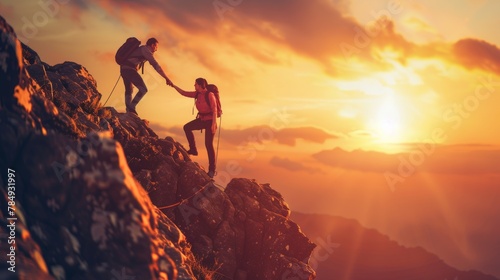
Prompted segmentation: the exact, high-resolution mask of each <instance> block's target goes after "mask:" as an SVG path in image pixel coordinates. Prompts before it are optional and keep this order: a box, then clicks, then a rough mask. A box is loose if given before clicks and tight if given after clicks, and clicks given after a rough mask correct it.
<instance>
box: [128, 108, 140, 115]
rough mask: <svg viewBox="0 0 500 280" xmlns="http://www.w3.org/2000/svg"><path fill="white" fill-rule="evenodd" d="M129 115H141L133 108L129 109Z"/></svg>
mask: <svg viewBox="0 0 500 280" xmlns="http://www.w3.org/2000/svg"><path fill="white" fill-rule="evenodd" d="M127 113H132V114H135V115H139V114H137V112H136V111H135V109H132V108H127Z"/></svg>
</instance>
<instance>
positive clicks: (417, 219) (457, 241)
mask: <svg viewBox="0 0 500 280" xmlns="http://www.w3.org/2000/svg"><path fill="white" fill-rule="evenodd" d="M0 9H1V11H2V16H3V17H5V19H6V20H7V21H8V22H9V24H11V25H12V27H13V28H14V30H15V31H16V33H17V35H18V37H19V38H20V39H21V40H22V41H23V43H25V44H26V45H28V46H29V47H31V48H32V49H33V50H35V51H36V52H37V53H38V54H39V56H40V58H41V60H42V61H44V62H46V63H48V64H50V65H55V64H59V63H63V62H64V61H74V62H76V63H78V64H81V65H83V66H84V67H85V68H86V69H87V70H88V71H89V72H90V74H91V75H92V76H93V77H94V78H95V79H96V81H97V84H98V90H99V91H100V93H101V94H102V98H101V103H104V101H105V100H106V99H107V98H108V97H109V95H110V93H111V91H112V88H113V86H114V84H115V82H116V81H117V78H118V77H119V70H118V65H117V64H116V63H115V62H114V53H115V52H116V49H117V48H118V47H119V46H120V45H121V44H122V43H123V42H124V41H125V39H126V38H128V37H131V36H135V37H138V38H139V39H140V40H141V41H142V42H143V43H145V42H146V40H147V39H148V38H150V37H155V38H157V39H158V40H159V50H158V52H157V53H155V57H156V58H157V60H158V61H159V63H160V65H161V66H162V67H163V69H164V70H165V72H166V73H167V75H168V76H169V78H170V79H171V80H172V81H173V82H174V83H175V84H176V85H178V86H180V87H181V88H183V89H185V90H194V89H193V82H194V79H196V78H197V77H204V78H206V79H207V80H208V81H209V82H210V83H215V84H216V85H217V86H218V87H219V90H220V96H221V101H222V110H223V112H224V113H223V115H222V129H221V138H220V143H219V151H218V168H217V171H218V175H217V176H216V177H215V179H216V181H217V182H218V183H219V184H221V185H225V184H227V183H228V182H229V181H230V179H231V178H235V177H246V178H255V179H256V180H257V181H258V182H259V183H270V184H271V186H272V187H273V188H275V189H276V190H278V191H279V192H280V193H282V194H283V196H284V197H285V200H286V201H287V202H288V203H289V205H290V207H291V209H292V211H298V212H305V213H312V212H315V213H318V214H322V215H323V214H325V215H333V216H340V217H345V218H351V219H355V220H357V221H359V222H360V223H361V224H362V225H363V226H365V227H370V228H374V229H376V230H378V231H379V232H381V233H383V234H385V235H387V236H390V237H391V238H394V239H395V240H397V241H398V243H400V244H409V245H411V246H413V245H418V246H421V247H423V248H426V249H427V250H429V251H432V252H436V254H438V255H439V257H440V258H442V259H443V260H445V261H446V262H447V263H449V264H450V265H452V266H454V267H456V268H458V269H462V268H473V269H476V270H479V271H483V272H485V273H490V274H494V275H495V276H496V277H500V268H498V267H496V266H495V264H496V263H498V262H499V261H500V259H499V256H498V254H497V252H498V251H500V244H499V242H498V241H497V236H499V235H500V223H499V222H498V219H496V214H497V213H499V212H500V204H498V203H497V201H496V198H497V197H498V195H500V188H499V187H500V185H499V182H500V130H499V129H498V127H497V124H496V123H495V122H494V120H495V117H498V108H500V97H499V92H500V59H499V57H500V37H499V36H498V34H497V31H496V30H495V29H494V28H492V27H493V26H498V23H499V19H498V15H497V13H496V12H498V11H500V2H493V1H470V0H460V1H439V2H436V1H431V0H421V1H414V0H400V1H397V0H375V1H371V2H369V3H366V2H364V1H360V0H351V1H321V0H314V1H308V2H307V3H306V2H304V1H298V0H292V1H285V0H278V1H273V2H268V1H264V0H256V1H248V0H247V1H246V0H241V1H224V0H222V1H213V2H206V3H198V5H196V6H193V5H190V4H189V3H186V2H182V1H168V2H166V3H160V2H150V1H135V2H130V3H127V4H126V5H123V3H120V2H116V1H113V0H107V1H105V0H92V1H88V2H85V3H83V2H81V1H68V0H44V1H34V2H15V3H13V2H11V1H7V0H0ZM143 78H144V80H145V82H146V85H147V87H148V89H149V91H148V93H147V94H146V96H145V97H144V98H143V100H142V101H141V102H140V104H139V105H138V106H137V112H138V113H139V116H140V117H141V118H144V119H146V120H148V121H149V122H150V126H151V127H152V128H153V129H154V130H155V132H156V133H157V134H158V135H159V136H160V137H165V136H172V137H174V139H175V140H176V141H178V142H180V143H181V144H182V145H184V147H187V141H186V138H185V135H184V132H183V129H182V126H183V125H184V124H185V123H187V122H188V121H190V120H192V119H194V118H195V115H193V114H192V108H193V100H192V99H188V98H184V97H182V96H180V95H179V94H178V93H177V92H176V91H175V90H174V89H173V88H171V87H168V86H167V85H166V84H165V82H164V80H163V79H162V78H161V77H160V76H159V75H158V74H157V73H156V71H154V69H153V68H152V67H151V66H150V65H149V64H146V67H145V74H144V75H143ZM135 92H136V90H135V89H134V93H135ZM106 106H111V107H114V108H115V109H116V110H117V111H119V112H125V106H124V86H123V83H122V82H121V81H120V82H119V83H118V85H117V87H116V89H115V90H114V91H113V94H112V95H111V98H110V99H109V101H108V103H107V104H106ZM203 136H204V135H203V134H200V133H195V137H196V141H197V143H198V145H199V156H198V157H193V160H194V161H196V162H198V163H199V164H200V165H201V166H203V167H204V168H205V169H206V170H207V169H208V159H207V155H206V151H205V147H204V145H203ZM217 141H218V139H217V138H216V140H215V143H217ZM306 211H311V212H306Z"/></svg>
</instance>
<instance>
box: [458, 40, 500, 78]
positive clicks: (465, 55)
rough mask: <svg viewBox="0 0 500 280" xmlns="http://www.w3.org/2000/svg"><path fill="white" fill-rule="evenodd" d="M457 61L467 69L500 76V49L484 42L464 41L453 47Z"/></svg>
mask: <svg viewBox="0 0 500 280" xmlns="http://www.w3.org/2000/svg"><path fill="white" fill-rule="evenodd" d="M453 47H454V48H453V52H454V55H455V59H456V61H458V62H459V63H460V64H462V65H463V66H465V67H467V68H479V69H484V70H488V71H492V72H495V73H496V74H500V49H499V48H498V47H497V46H495V45H493V44H490V43H488V42H486V41H483V40H477V39H462V40H459V41H458V42H456V43H455V44H454V46H453Z"/></svg>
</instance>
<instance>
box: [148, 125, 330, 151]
mask: <svg viewBox="0 0 500 280" xmlns="http://www.w3.org/2000/svg"><path fill="white" fill-rule="evenodd" d="M150 126H151V128H152V129H153V130H154V131H155V132H156V133H157V134H159V135H160V136H163V135H165V136H166V135H173V136H174V138H175V137H184V136H185V134H184V130H183V129H182V127H169V128H167V127H164V126H162V125H160V124H155V123H152V124H150ZM221 133H222V136H221V141H225V142H226V143H230V144H233V145H247V144H249V143H258V144H262V143H265V142H277V143H279V144H281V145H286V146H292V147H293V146H296V145H297V141H298V140H299V139H301V140H303V141H306V142H310V143H318V144H322V143H324V142H325V141H327V140H329V139H337V138H338V137H337V136H336V135H333V134H330V133H328V132H326V131H324V130H322V129H319V128H315V127H297V128H284V129H274V128H271V127H270V126H266V125H262V126H254V127H249V128H245V129H223V131H222V132H221Z"/></svg>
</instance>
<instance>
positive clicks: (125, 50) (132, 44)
mask: <svg viewBox="0 0 500 280" xmlns="http://www.w3.org/2000/svg"><path fill="white" fill-rule="evenodd" d="M140 45H141V41H139V40H138V39H137V38H135V37H130V38H128V39H127V41H125V43H123V45H122V46H121V47H120V48H119V49H118V50H117V51H116V54H115V61H116V63H118V65H123V64H125V63H126V62H127V59H128V58H129V57H130V55H131V54H132V53H133V52H134V51H135V50H137V49H138V48H139V46H140Z"/></svg>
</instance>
